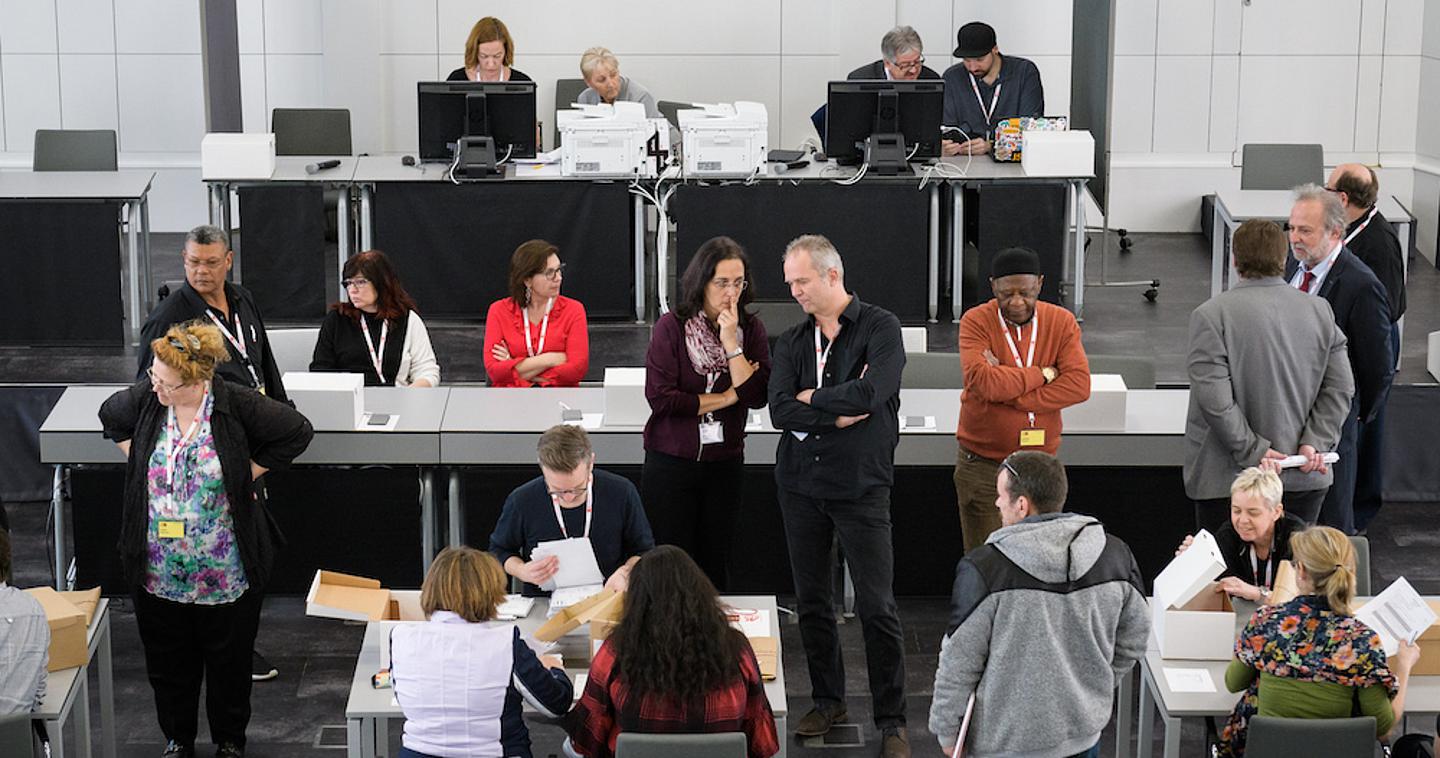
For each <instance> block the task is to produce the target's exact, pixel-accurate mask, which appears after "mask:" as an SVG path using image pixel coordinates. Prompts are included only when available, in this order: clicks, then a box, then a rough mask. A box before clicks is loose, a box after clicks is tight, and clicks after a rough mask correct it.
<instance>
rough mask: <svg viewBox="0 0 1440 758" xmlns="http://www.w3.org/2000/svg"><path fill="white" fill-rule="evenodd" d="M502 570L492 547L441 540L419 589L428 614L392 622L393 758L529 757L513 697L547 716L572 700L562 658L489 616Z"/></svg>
mask: <svg viewBox="0 0 1440 758" xmlns="http://www.w3.org/2000/svg"><path fill="white" fill-rule="evenodd" d="M505 584H506V577H505V572H504V571H503V570H501V568H500V564H499V563H498V562H496V560H495V558H494V556H492V555H490V554H489V553H486V552H483V551H480V550H476V549H475V548H473V547H469V546H464V545H462V546H460V547H447V548H445V549H444V550H441V551H440V554H439V555H437V556H435V560H433V561H431V563H430V569H429V570H428V571H427V572H425V582H424V584H422V585H421V589H420V607H421V609H422V610H423V611H424V612H425V618H426V623H421V624H399V625H397V626H396V627H395V628H394V629H392V630H391V632H390V680H391V682H392V685H393V686H394V688H395V700H396V701H397V702H399V703H400V710H402V711H403V712H404V713H405V735H404V738H403V740H402V741H401V744H402V747H401V749H400V758H431V756H435V757H437V758H438V757H439V756H447V757H448V756H459V755H506V756H523V758H530V756H531V752H530V730H529V729H527V728H526V727H525V721H524V719H523V718H522V716H521V699H522V698H523V699H524V700H525V701H526V702H529V703H530V704H531V705H532V706H534V708H535V709H536V710H538V711H540V712H541V713H542V714H544V715H546V716H549V717H550V718H559V717H560V716H561V715H563V714H564V713H565V712H566V711H567V710H569V708H570V698H571V694H572V689H571V684H570V679H569V678H568V677H566V676H565V669H564V668H563V667H562V665H561V662H560V659H559V658H557V657H554V656H545V657H543V658H541V657H538V656H536V655H535V652H534V651H533V650H531V649H530V646H529V645H527V644H526V643H525V640H524V639H523V638H522V637H521V636H520V630H519V628H517V627H516V626H514V625H513V624H504V623H497V622H496V621H495V615H496V608H497V606H499V604H500V602H501V601H503V600H504V599H505Z"/></svg>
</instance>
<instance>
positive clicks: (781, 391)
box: [769, 234, 910, 758]
mask: <svg viewBox="0 0 1440 758" xmlns="http://www.w3.org/2000/svg"><path fill="white" fill-rule="evenodd" d="M784 272H785V284H786V286H788V287H789V288H790V294H791V296H793V297H794V298H795V301H796V302H797V303H799V304H800V307H801V308H802V309H803V310H804V311H805V313H806V314H807V315H808V316H809V318H806V319H805V320H804V321H801V322H800V323H798V324H796V325H794V326H792V327H790V328H789V329H786V330H785V332H784V333H783V334H781V335H780V337H779V339H778V340H776V342H775V348H774V349H773V351H772V352H771V364H770V365H771V371H770V388H769V389H770V421H771V422H772V423H773V424H774V425H775V428H777V429H780V430H781V434H780V445H779V448H778V449H777V450H776V453H775V489H776V497H777V498H778V499H779V501H780V515H781V518H783V519H784V522H785V542H786V545H787V547H788V548H789V552H790V571H791V576H792V577H793V578H794V580H795V599H796V604H797V605H798V614H799V616H800V640H801V642H802V643H804V645H805V659H806V663H807V665H808V668H809V670H810V688H811V699H812V700H813V702H814V707H813V708H812V709H811V711H810V712H809V713H807V714H805V716H804V717H803V718H801V719H800V721H799V722H798V723H797V724H796V726H795V732H796V734H798V735H800V736H801V737H816V736H819V735H823V734H825V733H826V732H829V731H830V728H831V726H832V725H833V724H835V723H836V722H841V721H845V720H846V719H847V718H848V713H847V710H846V705H845V663H844V659H843V657H842V656H841V651H840V635H839V632H838V631H837V629H836V622H835V605H834V593H833V587H832V585H831V577H832V576H833V572H834V569H835V564H834V560H835V559H834V557H833V555H834V554H833V552H832V546H833V544H834V542H835V538H836V537H837V536H838V537H839V540H840V545H841V548H842V549H843V550H844V551H845V559H846V560H847V561H848V562H849V564H850V569H851V570H850V576H851V577H852V578H853V579H854V581H855V610H856V612H857V613H858V614H859V615H860V623H861V625H862V626H863V627H864V630H865V634H864V636H865V663H866V666H867V669H868V674H869V681H870V695H871V703H872V706H873V715H874V718H875V726H876V728H877V729H878V730H880V734H881V742H880V755H881V756H882V758H908V756H909V755H910V743H909V739H908V736H907V735H906V732H905V645H904V639H903V637H902V636H901V631H900V617H899V615H898V613H897V611H896V607H895V589H894V575H895V554H894V547H893V545H892V543H891V538H890V487H891V486H892V485H893V484H894V483H895V446H896V445H897V444H899V442H900V374H901V373H902V371H903V370H904V368H905V349H904V347H903V345H902V343H901V340H900V320H899V319H897V318H895V314H893V313H891V312H889V311H887V310H885V309H883V308H880V307H878V306H875V305H871V304H869V303H862V302H860V298H858V297H856V296H855V294H854V293H852V292H850V291H848V290H847V289H846V288H845V265H844V263H843V262H842V261H841V260H840V253H839V252H837V251H836V250H835V246H834V245H833V244H831V242H830V240H828V239H826V238H824V237H822V236H820V235H818V234H806V235H803V236H801V237H797V238H795V239H794V240H793V241H791V242H790V244H789V245H788V246H787V247H786V248H785V257H784Z"/></svg>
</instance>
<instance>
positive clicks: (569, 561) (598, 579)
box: [530, 537, 605, 609]
mask: <svg viewBox="0 0 1440 758" xmlns="http://www.w3.org/2000/svg"><path fill="white" fill-rule="evenodd" d="M551 555H553V556H555V557H556V558H559V559H560V565H559V567H558V568H557V569H556V571H555V576H552V577H550V581H548V582H546V583H545V584H543V585H541V589H546V590H553V589H555V588H557V587H562V588H563V587H582V586H587V585H592V584H604V583H605V575H604V574H601V573H600V564H598V563H596V562H595V550H594V548H592V547H591V546H590V539H589V538H587V537H571V538H570V539H568V540H551V541H549V542H541V543H540V544H538V545H536V546H535V550H534V551H532V552H531V553H530V560H532V561H538V560H540V559H541V558H544V557H546V556H551ZM550 605H551V608H552V609H553V608H554V605H555V602H554V600H551V602H550Z"/></svg>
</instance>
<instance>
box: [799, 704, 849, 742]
mask: <svg viewBox="0 0 1440 758" xmlns="http://www.w3.org/2000/svg"><path fill="white" fill-rule="evenodd" d="M848 716H849V714H848V713H846V712H845V706H843V705H841V706H835V707H833V708H829V709H826V708H819V707H815V708H811V709H810V712H809V713H807V714H805V715H804V716H803V717H801V719H800V722H799V723H797V724H796V725H795V734H797V735H799V736H801V737H819V736H820V735H822V734H825V733H826V732H829V731H830V727H832V726H834V725H835V724H837V723H839V722H841V721H844V720H845V719H846V718H847V717H848Z"/></svg>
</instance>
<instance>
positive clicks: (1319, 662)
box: [1219, 526, 1420, 756]
mask: <svg viewBox="0 0 1440 758" xmlns="http://www.w3.org/2000/svg"><path fill="white" fill-rule="evenodd" d="M1290 549H1291V551H1292V553H1293V555H1294V560H1295V574H1296V580H1297V584H1298V585H1299V588H1300V596H1299V597H1296V598H1295V599H1294V600H1291V601H1290V602H1288V603H1282V604H1280V605H1272V606H1264V607H1262V608H1260V609H1259V610H1258V611H1256V612H1255V615H1254V617H1252V618H1251V619H1250V622H1249V623H1248V624H1246V626H1245V631H1244V632H1242V633H1241V635H1240V639H1239V640H1238V641H1237V642H1236V643H1235V660H1233V661H1231V662H1230V667H1229V668H1228V669H1226V671H1225V686H1226V687H1228V688H1229V689H1230V691H1231V692H1239V691H1240V690H1244V691H1245V694H1244V695H1243V696H1242V697H1241V698H1240V702H1239V703H1237V704H1236V705H1235V711H1234V712H1233V713H1231V714H1230V720H1229V721H1228V722H1227V723H1226V724H1225V728H1224V730H1223V731H1222V732H1221V734H1220V746H1219V748H1220V751H1219V754H1220V755H1221V756H1243V755H1244V754H1245V739H1246V734H1247V730H1248V727H1249V724H1250V717H1252V716H1257V715H1259V716H1278V717H1284V718H1347V717H1349V716H1351V715H1362V716H1374V717H1375V726H1376V736H1377V737H1378V738H1381V739H1384V738H1385V737H1386V735H1388V734H1389V733H1390V729H1391V728H1392V727H1394V725H1395V724H1397V723H1399V722H1400V721H1401V717H1402V716H1403V714H1404V712H1405V690H1406V688H1407V685H1408V683H1409V680H1410V669H1411V668H1412V667H1413V666H1414V665H1415V662H1416V661H1417V660H1419V658H1420V648H1419V647H1417V646H1415V645H1413V644H1410V643H1408V642H1404V641H1402V642H1401V643H1400V650H1399V652H1398V653H1397V654H1396V655H1394V656H1393V657H1391V658H1389V659H1388V660H1387V659H1386V656H1385V650H1384V647H1383V646H1382V644H1381V642H1380V635H1378V634H1376V633H1375V631H1374V630H1372V629H1371V628H1370V627H1368V626H1366V625H1365V623H1364V622H1362V621H1360V620H1359V619H1357V618H1355V617H1354V616H1353V615H1351V613H1352V611H1351V607H1350V604H1351V601H1352V600H1354V598H1355V549H1354V548H1353V547H1352V546H1351V545H1350V540H1349V538H1347V537H1346V536H1345V535H1344V534H1342V533H1341V532H1339V531H1338V530H1335V529H1331V528H1329V527H1323V526H1318V527H1312V528H1310V529H1306V530H1304V531H1302V532H1297V533H1295V535H1293V536H1292V537H1291V538H1290Z"/></svg>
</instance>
